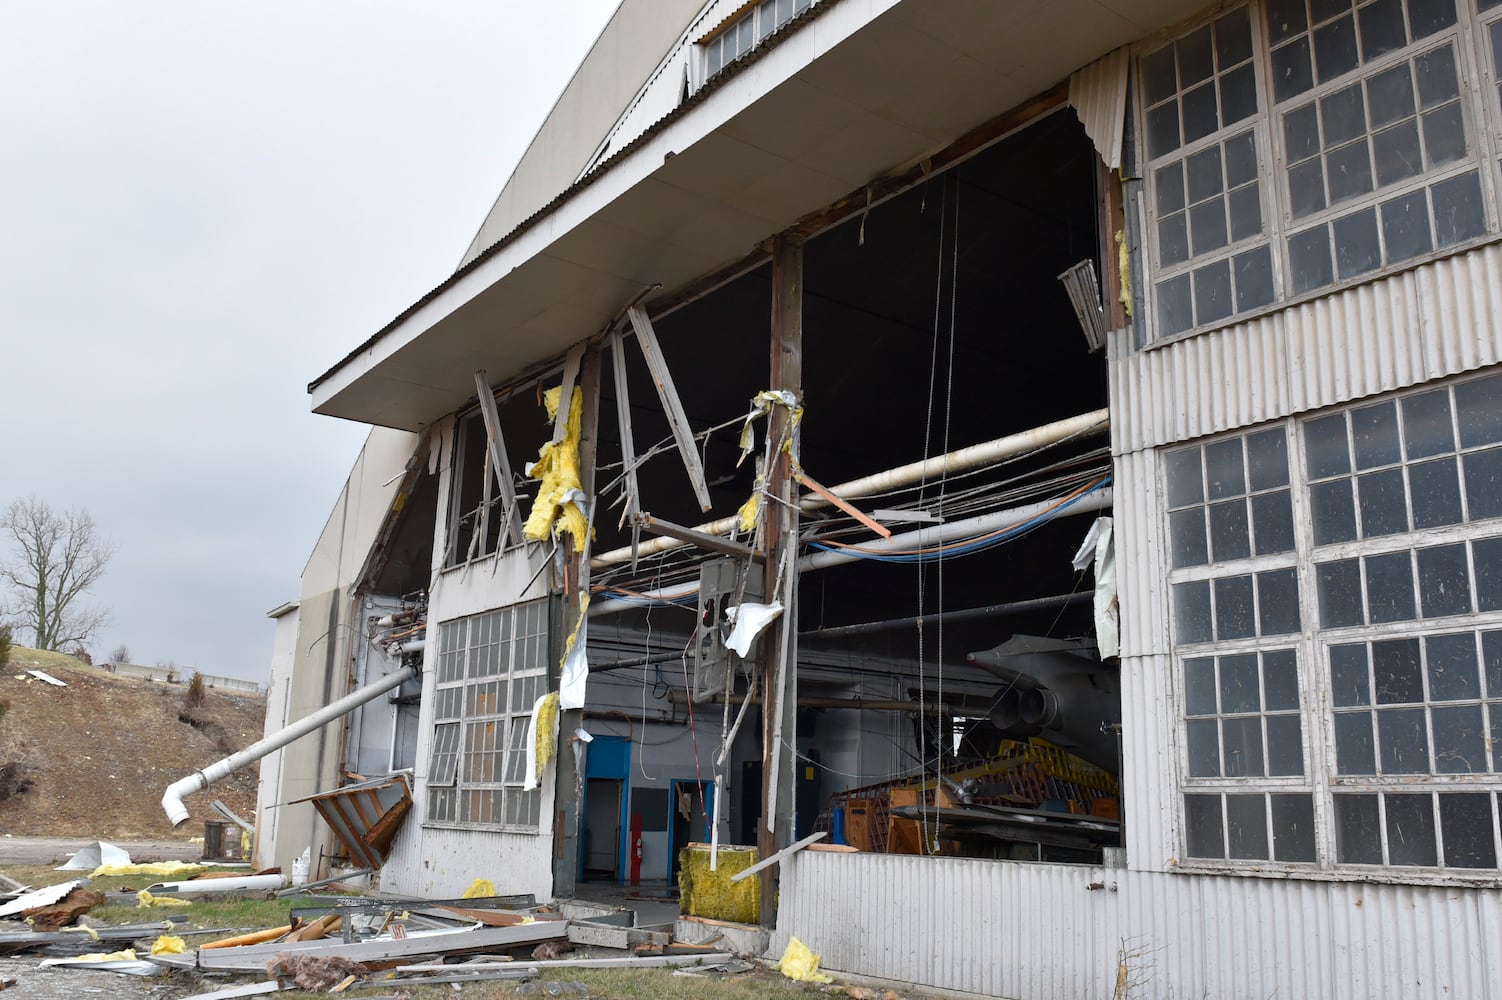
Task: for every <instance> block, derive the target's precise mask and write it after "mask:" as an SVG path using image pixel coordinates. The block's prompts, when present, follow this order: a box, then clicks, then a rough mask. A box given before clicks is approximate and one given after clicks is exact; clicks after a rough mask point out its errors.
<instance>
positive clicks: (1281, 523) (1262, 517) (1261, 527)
mask: <svg viewBox="0 0 1502 1000" xmlns="http://www.w3.org/2000/svg"><path fill="white" fill-rule="evenodd" d="M1252 528H1253V531H1254V532H1255V534H1256V536H1257V554H1258V555H1259V556H1265V555H1271V554H1273V553H1275V552H1291V551H1292V550H1293V505H1292V502H1291V501H1290V499H1289V496H1288V491H1287V490H1279V491H1278V492H1277V493H1264V494H1262V495H1261V496H1255V497H1252Z"/></svg>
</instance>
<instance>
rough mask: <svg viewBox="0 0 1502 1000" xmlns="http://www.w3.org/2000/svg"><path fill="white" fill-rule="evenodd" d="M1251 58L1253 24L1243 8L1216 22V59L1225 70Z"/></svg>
mask: <svg viewBox="0 0 1502 1000" xmlns="http://www.w3.org/2000/svg"><path fill="white" fill-rule="evenodd" d="M1251 57H1252V22H1251V18H1249V17H1248V16H1247V8H1246V7H1242V8H1241V9H1240V10H1234V11H1232V12H1231V13H1229V14H1227V15H1226V16H1225V17H1222V18H1220V19H1219V20H1218V21H1216V22H1215V58H1216V60H1217V61H1218V63H1219V64H1220V68H1221V69H1222V70H1224V69H1225V68H1226V67H1228V66H1235V65H1236V64H1237V63H1239V62H1241V61H1242V60H1245V59H1250V58H1251Z"/></svg>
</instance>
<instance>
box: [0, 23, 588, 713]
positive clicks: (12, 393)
mask: <svg viewBox="0 0 1502 1000" xmlns="http://www.w3.org/2000/svg"><path fill="white" fill-rule="evenodd" d="M614 6H615V0H567V2H561V3H560V2H555V3H531V2H522V0H490V2H480V0H473V2H459V0H444V2H442V3H418V2H415V0H413V2H409V3H393V2H373V0H359V2H356V0H346V2H343V3H335V2H326V0H325V2H318V0H298V2H296V3H293V2H268V0H257V2H254V3H252V2H249V0H245V2H241V3H229V2H213V3H210V2H202V0H196V2H186V0H184V2H180V3H171V4H168V3H147V2H141V0H131V2H129V3H121V2H119V0H107V2H96V3H87V4H86V3H73V2H68V0H48V2H45V3H22V2H20V0H0V149H3V153H0V420H3V423H0V505H3V504H5V503H9V502H10V500H11V499H13V498H15V497H18V496H27V495H31V494H35V495H36V496H37V497H39V498H41V499H43V500H46V501H47V502H49V503H50V504H52V505H53V506H54V507H59V508H67V507H72V506H78V507H83V508H86V509H87V510H88V511H89V512H90V513H91V514H92V515H93V517H94V519H95V520H96V521H97V522H98V524H99V527H100V528H101V529H102V531H103V532H104V533H105V534H106V535H108V536H109V537H110V538H111V539H112V540H113V541H114V542H115V544H116V546H117V549H118V552H117V554H116V555H115V558H114V561H113V562H112V563H111V565H110V569H109V572H108V574H107V575H106V577H105V578H104V580H103V581H102V583H101V584H100V585H99V586H98V587H97V588H96V589H97V593H96V594H95V595H94V597H95V599H96V601H97V602H98V603H100V604H102V605H104V606H106V607H108V608H110V609H111V611H112V613H113V621H112V624H110V625H109V626H108V627H107V628H106V629H105V630H104V632H103V633H102V634H101V635H100V637H99V639H98V640H97V641H96V642H95V643H94V644H93V647H92V648H93V652H94V654H95V657H96V659H97V658H99V657H101V656H105V655H108V653H109V651H110V650H112V649H114V648H115V647H116V646H117V645H119V644H121V643H124V644H125V645H127V646H128V647H129V649H130V653H131V658H132V660H133V661H134V662H137V663H146V664H154V663H157V662H159V661H168V660H171V661H174V662H176V663H177V664H178V665H179V666H192V667H196V668H198V669H200V670H203V671H205V672H207V673H218V674H228V675H232V676H238V677H247V678H254V679H256V680H258V681H260V682H261V683H265V681H266V677H267V673H268V666H269V661H270V656H271V635H272V625H271V623H270V622H269V621H268V620H267V619H266V617H265V613H266V612H267V611H268V610H270V609H271V608H273V607H275V606H277V605H279V604H281V603H283V602H284V601H287V600H291V599H294V598H296V597H297V595H298V579H299V576H300V574H301V572H302V567H303V564H304V562H305V561H306V559H307V557H308V554H309V552H310V551H311V549H312V546H313V543H314V541H315V540H316V539H317V536H318V533H319V531H320V529H321V528H322V526H323V522H324V520H325V519H326V518H327V516H328V514H329V511H330V508H331V507H332V505H333V502H334V500H335V498H336V497H337V495H338V492H339V490H340V488H341V486H342V484H343V482H344V479H345V476H346V475H347V473H348V471H349V468H350V465H351V463H352V462H353V460H354V458H355V455H356V453H357V451H358V449H359V445H360V442H361V441H362V440H363V439H364V436H365V433H366V428H365V427H363V426H360V425H355V424H351V423H347V422H344V421H338V420H334V419H332V418H329V417H318V416H314V415H312V414H311V413H310V412H309V409H308V396H307V392H306V386H307V383H308V382H310V381H311V380H312V379H313V378H314V377H316V376H317V375H319V374H321V373H322V372H323V371H325V370H326V369H327V368H329V367H330V366H331V365H333V364H334V363H335V362H337V361H338V360H339V359H340V358H342V357H343V356H344V355H345V354H346V353H347V352H348V351H349V350H350V349H351V348H353V347H355V346H356V345H357V344H359V343H360V342H361V341H363V340H364V339H365V338H366V337H368V336H369V335H370V334H372V333H374V332H375V331H376V330H377V329H379V328H380V327H381V326H382V325H384V324H385V323H386V322H387V321H388V320H390V319H391V318H393V317H394V316H395V315H396V314H397V313H398V312H400V311H401V310H402V309H403V308H405V307H406V306H407V305H409V304H410V303H411V302H412V301H414V300H415V299H417V298H418V297H419V296H421V295H422V294H423V293H424V292H426V291H428V290H429V289H430V288H432V287H433V286H434V285H436V284H438V283H439V282H440V281H442V280H443V279H444V278H445V277H447V276H448V274H450V273H451V272H452V271H453V269H454V268H455V267H456V266H457V264H458V262H459V258H460V256H461V254H462V253H463V251H464V249H465V247H466V246H467V245H468V243H469V241H470V239H471V237H472V236H473V235H474V233H475V231H476V230H477V229H478V228H479V224H480V221H481V220H482V219H483V218H484V216H485V213H486V212H487V211H488V209H489V207H490V205H491V202H492V201H494V199H495V196H496V194H498V193H499V191H500V188H501V185H502V184H503V183H504V181H505V179H506V177H507V176H508V175H509V173H510V170H511V168H512V166H513V165H514V164H515V162H516V160H517V158H518V157H519V156H520V155H521V153H522V151H523V150H524V149H525V147H526V144H527V142H528V141H529V140H530V139H531V137H532V135H533V133H534V132H535V131H536V129H537V126H538V125H539V124H540V123H541V121H542V119H543V117H544V116H545V115H546V114H547V111H548V109H549V108H550V107H551V106H552V103H553V101H554V100H555V99H556V97H557V95H558V93H559V92H560V91H561V90H562V88H563V86H564V85H565V84H566V83H567V81H568V78H569V76H571V75H572V73H573V70H574V68H575V67H576V66H577V65H578V63H579V61H580V60H581V59H582V58H583V56H584V53H585V51H586V50H587V49H588V47H589V45H590V44H591V43H592V42H593V40H594V38H595V36H596V35H597V34H598V33H599V30H600V28H601V27H603V25H604V22H605V20H606V18H607V17H608V16H609V12H610V11H611V10H612V9H613V8H614Z"/></svg>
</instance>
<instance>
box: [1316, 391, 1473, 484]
mask: <svg viewBox="0 0 1502 1000" xmlns="http://www.w3.org/2000/svg"><path fill="white" fill-rule="evenodd" d="M1499 391H1502V387H1499ZM1304 450H1305V453H1306V462H1305V464H1306V465H1307V466H1308V469H1309V478H1311V479H1324V478H1326V477H1328V476H1338V475H1341V474H1343V473H1346V472H1350V471H1351V455H1350V448H1349V445H1348V444H1347V435H1346V418H1345V414H1343V413H1335V414H1331V415H1330V416H1328V417H1319V418H1317V419H1314V420H1308V421H1305V423H1304Z"/></svg>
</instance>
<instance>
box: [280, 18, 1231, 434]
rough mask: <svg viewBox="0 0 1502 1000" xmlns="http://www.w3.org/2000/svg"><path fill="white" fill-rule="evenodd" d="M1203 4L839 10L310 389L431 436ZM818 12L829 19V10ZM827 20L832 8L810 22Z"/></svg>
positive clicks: (318, 404)
mask: <svg viewBox="0 0 1502 1000" xmlns="http://www.w3.org/2000/svg"><path fill="white" fill-rule="evenodd" d="M1199 6H1202V3H1201V2H1200V0H1191V2H1185V0H1137V2H1133V0H1028V2H1020V0H1019V2H1005V3H1000V2H996V0H942V2H934V0H921V2H920V0H901V2H898V0H840V2H838V3H831V4H829V5H828V7H827V8H824V9H823V10H822V11H821V12H820V13H819V14H818V16H816V17H811V18H809V20H808V21H807V23H804V24H801V25H798V26H797V29H796V30H793V31H790V32H788V33H786V36H785V37H778V36H774V39H776V44H774V45H772V46H770V48H769V49H768V50H767V51H765V52H764V53H761V54H760V56H759V57H758V58H755V59H752V60H750V61H749V62H748V64H747V65H745V66H744V67H741V68H740V69H739V71H738V72H734V73H733V75H731V76H730V77H728V78H726V79H725V80H724V81H723V82H722V83H718V84H716V85H715V86H714V90H713V92H712V93H710V94H709V95H708V97H707V99H702V100H697V101H694V100H691V101H690V104H689V105H688V106H687V107H685V108H684V109H680V112H676V113H675V114H674V115H671V116H669V118H668V119H666V120H664V122H662V123H660V126H659V127H656V128H654V129H653V130H651V131H649V133H648V134H647V135H646V136H645V137H643V139H642V140H640V141H638V142H637V143H635V144H633V146H631V147H628V149H627V150H625V151H623V152H622V154H619V155H618V156H617V157H616V158H615V159H614V160H613V161H612V162H610V163H608V164H607V165H606V166H605V167H603V168H602V169H601V170H600V171H598V172H597V175H596V176H594V177H592V178H589V179H588V181H587V182H585V183H580V184H578V185H575V187H574V188H573V189H571V190H570V191H568V192H565V194H564V195H563V196H562V197H560V198H559V199H558V200H557V201H555V202H554V203H553V204H552V205H551V206H550V207H549V208H548V209H545V210H544V211H543V212H541V213H539V214H538V215H537V216H535V217H533V218H532V219H531V220H529V221H528V222H526V223H524V224H523V225H522V226H521V227H519V228H518V229H517V231H515V232H514V233H512V234H511V235H510V236H508V237H507V238H506V239H505V240H502V241H501V242H500V243H499V244H497V245H496V247H494V248H492V249H491V250H490V251H488V252H487V253H485V254H482V255H481V256H480V257H479V258H477V259H476V260H475V261H473V262H471V264H469V265H467V266H466V267H465V268H463V269H461V270H460V271H459V272H458V273H456V274H455V275H454V276H453V277H452V278H450V279H449V280H448V281H446V282H445V283H444V284H442V285H440V286H439V287H438V288H437V289H435V290H434V291H433V292H431V293H429V294H428V295H427V296H424V297H423V298H422V299H421V300H419V301H418V302H417V303H415V304H414V305H413V306H412V307H411V308H409V309H408V310H407V311H406V312H404V313H403V314H402V315H401V316H400V317H398V318H397V319H396V320H394V321H393V322H392V323H391V324H389V325H388V326H386V327H385V328H384V329H382V330H381V331H379V332H378V333H376V334H375V335H374V336H373V337H371V338H370V339H369V340H368V341H366V342H365V343H364V344H363V345H361V346H360V347H359V348H358V349H356V350H355V351H354V352H352V353H351V354H350V355H349V356H348V357H346V358H345V359H344V360H343V361H341V362H340V363H339V364H338V365H336V366H335V367H334V368H332V369H331V370H330V371H328V372H327V373H325V374H324V375H322V376H321V377H319V379H318V380H316V381H315V382H313V383H312V385H310V386H309V392H310V394H311V395H312V397H313V410H314V411H315V412H317V413H321V414H327V415H330V416H336V417H343V418H346V419H350V420H356V421H360V422H362V423H369V424H375V425H379V426H386V427H393V428H399V429H402V430H409V431H417V430H420V429H422V428H423V427H424V426H425V425H427V424H429V423H431V422H432V421H434V420H436V419H438V418H440V417H441V416H443V415H445V414H447V413H450V412H452V411H454V410H456V409H458V408H460V407H462V406H464V405H465V404H466V403H467V402H469V401H470V400H472V399H473V398H474V377H473V373H474V372H475V371H476V370H477V369H482V368H483V369H485V370H486V371H487V372H488V373H489V376H490V378H491V380H492V381H493V382H497V383H498V382H501V381H504V380H506V379H508V378H511V377H514V376H515V375H518V374H521V373H523V372H525V371H528V370H529V369H533V368H535V367H537V366H538V365H540V364H543V363H545V362H547V361H548V360H549V359H551V358H555V357H557V356H559V355H561V354H562V352H563V351H564V350H566V349H567V347H568V346H569V345H571V344H574V343H577V342H578V341H579V340H581V339H583V338H585V337H587V336H589V335H591V334H592V333H595V332H598V331H599V330H601V329H602V328H603V327H604V326H605V324H606V323H608V322H609V321H610V320H611V318H612V317H614V316H615V315H617V314H618V313H619V312H620V311H621V309H622V307H623V306H624V305H625V304H626V303H627V302H629V301H630V300H632V299H633V298H634V297H635V296H637V295H638V294H639V293H640V292H641V291H642V290H643V288H645V287H646V286H648V285H651V284H654V283H655V284H660V285H662V286H663V288H664V289H665V290H666V291H667V292H671V291H673V290H674V289H677V288H681V287H683V286H685V285H687V284H689V283H691V282H693V281H694V280H695V279H696V278H699V277H701V276H703V275H706V274H709V273H711V272H713V271H715V270H716V269H719V268H723V267H725V266H726V265H729V264H732V263H733V262H735V261H737V260H741V259H743V258H744V257H745V256H746V255H747V254H748V253H750V252H751V251H752V250H753V249H754V248H755V247H756V245H757V244H758V243H760V242H761V241H763V240H764V239H766V238H767V237H768V236H770V235H773V234H775V233H777V232H780V231H782V230H784V229H786V228H787V227H789V226H791V225H793V224H794V223H795V222H797V221H798V220H799V219H800V218H801V217H803V216H805V215H808V214H810V213H813V212H817V211H818V210H820V209H822V208H824V207H825V206H827V205H829V204H830V203H832V202H834V201H836V200H837V199H839V198H841V197H842V196H845V195H847V194H849V193H850V192H852V191H855V190H858V189H860V188H861V187H863V186H864V185H866V184H867V183H868V182H870V181H871V180H872V179H874V178H876V177H880V176H882V175H884V174H886V173H889V172H892V171H893V170H896V169H900V168H902V167H905V166H907V165H909V164H912V163H915V162H917V161H918V160H920V159H922V158H924V157H925V156H928V155H930V154H932V153H933V152H935V151H937V150H940V149H942V148H944V147H945V146H947V145H948V144H950V143H951V142H953V141H954V140H955V139H956V138H957V137H959V136H961V135H963V134H964V133H965V132H966V131H967V130H969V129H971V128H973V127H974V126H976V125H977V124H979V123H981V122H984V121H986V120H988V119H989V118H991V117H993V116H995V115H997V114H999V113H1000V112H1002V111H1005V110H1006V109H1008V108H1012V107H1014V106H1016V105H1019V104H1021V103H1023V102H1024V101H1026V100H1028V98H1030V97H1032V96H1034V95H1036V94H1039V93H1041V92H1043V91H1045V90H1047V89H1049V88H1050V87H1052V86H1054V85H1056V84H1057V83H1059V82H1060V81H1061V80H1063V79H1065V78H1067V76H1068V75H1069V74H1070V73H1071V72H1072V71H1073V70H1075V69H1077V68H1079V67H1081V66H1083V65H1086V64H1087V63H1089V62H1091V61H1092V60H1094V59H1096V58H1099V57H1100V56H1102V55H1104V54H1106V53H1108V52H1110V51H1112V50H1113V49H1115V48H1117V47H1118V46H1121V45H1123V44H1127V43H1130V42H1133V41H1135V40H1137V39H1140V38H1143V37H1146V36H1148V35H1151V34H1153V33H1154V32H1156V31H1158V30H1160V29H1161V28H1163V27H1164V26H1166V25H1168V24H1172V23H1174V22H1175V21H1177V20H1180V19H1182V18H1184V17H1186V16H1188V15H1190V14H1192V13H1193V12H1194V10H1195V9H1196V8H1198V7H1199ZM821 7H822V5H821ZM814 10H815V11H820V7H816V8H814Z"/></svg>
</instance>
